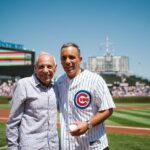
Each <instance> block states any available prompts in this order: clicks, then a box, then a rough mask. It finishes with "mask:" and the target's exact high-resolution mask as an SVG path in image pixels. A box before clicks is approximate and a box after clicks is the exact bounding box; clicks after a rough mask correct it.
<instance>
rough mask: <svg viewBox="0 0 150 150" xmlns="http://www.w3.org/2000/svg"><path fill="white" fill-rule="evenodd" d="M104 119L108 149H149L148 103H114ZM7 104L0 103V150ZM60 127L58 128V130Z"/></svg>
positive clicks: (4, 147) (4, 138)
mask: <svg viewBox="0 0 150 150" xmlns="http://www.w3.org/2000/svg"><path fill="white" fill-rule="evenodd" d="M116 105H117V108H116V110H115V111H114V113H113V115H112V116H111V117H110V118H109V119H108V120H107V121H106V129H107V133H108V140H109V145H110V150H149V149H150V142H149V141H150V103H116ZM8 114H9V104H0V150H6V149H7V146H6V137H5V132H6V131H5V129H6V121H7V118H8ZM59 130H60V128H58V131H59Z"/></svg>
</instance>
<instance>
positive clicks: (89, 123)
mask: <svg viewBox="0 0 150 150" xmlns="http://www.w3.org/2000/svg"><path fill="white" fill-rule="evenodd" d="M87 125H88V129H92V127H93V126H92V124H91V121H90V120H88V121H87Z"/></svg>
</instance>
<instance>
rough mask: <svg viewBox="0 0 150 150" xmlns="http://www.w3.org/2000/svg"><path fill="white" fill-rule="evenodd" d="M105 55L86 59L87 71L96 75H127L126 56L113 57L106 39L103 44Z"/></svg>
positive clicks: (127, 62)
mask: <svg viewBox="0 0 150 150" xmlns="http://www.w3.org/2000/svg"><path fill="white" fill-rule="evenodd" d="M105 50H106V53H105V54H104V56H91V57H89V58H88V69H89V70H90V71H92V72H96V73H98V74H101V73H104V74H128V73H129V58H128V56H115V55H113V54H112V52H111V50H110V49H109V41H108V37H107V38H106V43H105Z"/></svg>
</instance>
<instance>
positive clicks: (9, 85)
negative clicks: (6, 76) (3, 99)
mask: <svg viewBox="0 0 150 150" xmlns="http://www.w3.org/2000/svg"><path fill="white" fill-rule="evenodd" d="M15 85H16V81H12V80H8V81H5V82H1V83H0V96H8V97H11V96H12V94H13V90H14V88H15Z"/></svg>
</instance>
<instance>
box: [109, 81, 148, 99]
mask: <svg viewBox="0 0 150 150" xmlns="http://www.w3.org/2000/svg"><path fill="white" fill-rule="evenodd" d="M111 94H112V96H115V97H119V96H150V86H149V85H145V84H140V83H138V82H137V83H136V84H135V86H129V85H128V84H127V83H121V84H119V85H114V86H112V88H111Z"/></svg>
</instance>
